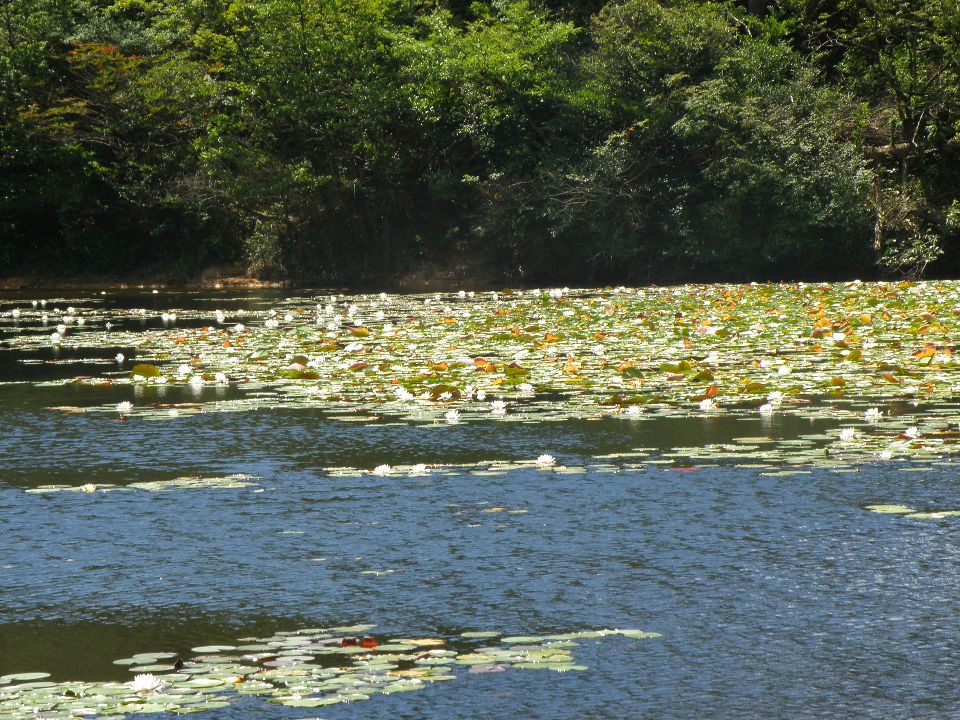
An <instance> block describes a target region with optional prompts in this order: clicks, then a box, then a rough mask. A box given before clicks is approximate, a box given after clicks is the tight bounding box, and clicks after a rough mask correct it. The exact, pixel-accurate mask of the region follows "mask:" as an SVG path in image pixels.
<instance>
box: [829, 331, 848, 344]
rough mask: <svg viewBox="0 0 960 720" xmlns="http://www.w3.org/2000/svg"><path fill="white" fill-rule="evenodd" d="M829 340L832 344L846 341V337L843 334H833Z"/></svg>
mask: <svg viewBox="0 0 960 720" xmlns="http://www.w3.org/2000/svg"><path fill="white" fill-rule="evenodd" d="M830 338H831V339H832V340H833V341H834V342H843V341H844V340H846V339H847V336H846V334H845V333H842V332H835V333H834V334H833V335H831V336H830Z"/></svg>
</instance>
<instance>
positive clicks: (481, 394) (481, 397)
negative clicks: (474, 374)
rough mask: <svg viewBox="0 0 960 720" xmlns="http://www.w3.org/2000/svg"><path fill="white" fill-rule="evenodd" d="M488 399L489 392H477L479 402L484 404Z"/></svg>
mask: <svg viewBox="0 0 960 720" xmlns="http://www.w3.org/2000/svg"><path fill="white" fill-rule="evenodd" d="M486 399H487V391H486V390H477V400H479V401H480V402H483V401H484V400H486Z"/></svg>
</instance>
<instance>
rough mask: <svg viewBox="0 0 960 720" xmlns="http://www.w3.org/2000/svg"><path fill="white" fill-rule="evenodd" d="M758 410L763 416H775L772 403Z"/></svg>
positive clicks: (765, 404)
mask: <svg viewBox="0 0 960 720" xmlns="http://www.w3.org/2000/svg"><path fill="white" fill-rule="evenodd" d="M757 409H758V410H759V411H760V414H761V415H773V410H774V405H773V404H772V403H764V404H763V405H761V406H760V407H759V408H757Z"/></svg>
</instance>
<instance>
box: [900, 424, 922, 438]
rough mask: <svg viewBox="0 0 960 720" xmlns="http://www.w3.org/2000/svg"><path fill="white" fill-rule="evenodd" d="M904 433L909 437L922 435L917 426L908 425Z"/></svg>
mask: <svg viewBox="0 0 960 720" xmlns="http://www.w3.org/2000/svg"><path fill="white" fill-rule="evenodd" d="M903 434H904V435H906V436H907V437H908V438H918V437H920V431H919V430H917V428H916V426H911V427H908V428H907V429H906V430H904V431H903Z"/></svg>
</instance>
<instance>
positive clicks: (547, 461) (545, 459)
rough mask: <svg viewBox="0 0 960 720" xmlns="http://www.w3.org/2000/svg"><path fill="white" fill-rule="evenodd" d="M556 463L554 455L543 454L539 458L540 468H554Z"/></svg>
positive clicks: (538, 464)
mask: <svg viewBox="0 0 960 720" xmlns="http://www.w3.org/2000/svg"><path fill="white" fill-rule="evenodd" d="M556 463H557V459H556V458H555V457H554V456H553V455H547V454H543V455H540V456H539V457H538V458H537V466H538V467H553V466H554V465H556Z"/></svg>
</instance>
